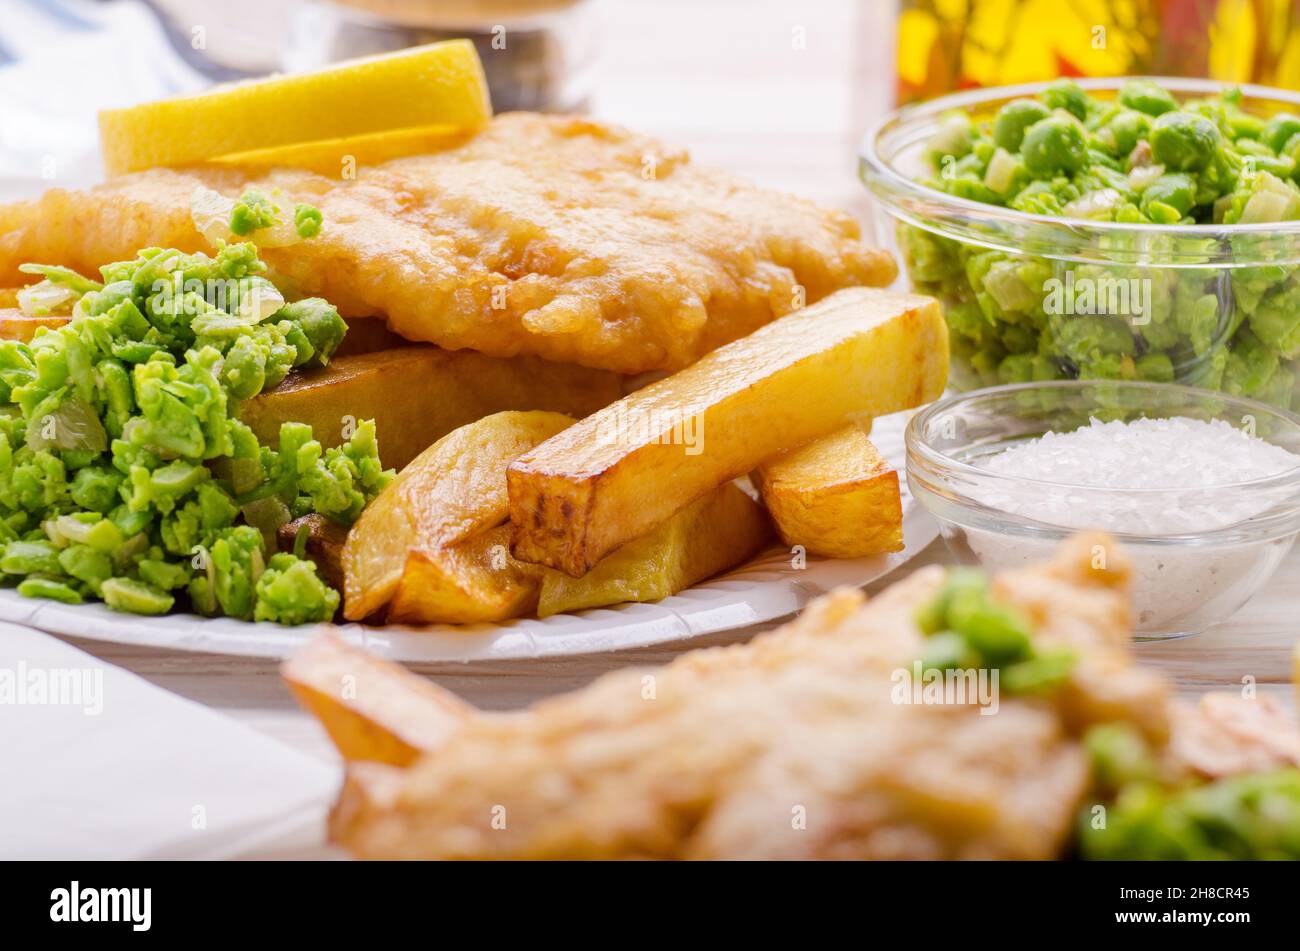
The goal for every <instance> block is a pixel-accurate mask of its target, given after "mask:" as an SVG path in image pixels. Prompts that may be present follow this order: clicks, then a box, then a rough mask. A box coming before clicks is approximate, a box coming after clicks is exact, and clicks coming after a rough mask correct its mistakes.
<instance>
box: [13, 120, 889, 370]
mask: <svg viewBox="0 0 1300 951" xmlns="http://www.w3.org/2000/svg"><path fill="white" fill-rule="evenodd" d="M199 185H204V186H207V187H209V188H214V189H216V190H217V191H220V192H222V193H224V194H226V195H228V196H232V197H237V196H238V195H239V194H241V193H242V192H243V190H244V189H245V188H247V187H257V188H260V189H262V190H264V191H270V190H271V189H273V188H278V189H280V190H281V192H282V193H283V195H284V196H286V198H287V199H288V200H289V201H291V202H292V201H306V202H310V203H312V204H314V205H316V206H317V207H319V208H320V210H321V212H322V213H323V214H324V217H325V228H324V229H323V230H322V232H321V234H320V235H319V236H318V237H316V238H314V239H312V240H308V241H303V242H301V243H299V244H295V245H292V246H289V247H283V248H278V249H272V248H267V249H264V251H263V257H264V259H265V260H266V261H267V262H268V263H269V264H270V265H271V266H272V268H273V269H274V271H275V273H276V275H277V276H278V277H280V278H283V279H287V280H288V282H289V286H290V288H291V289H292V290H295V291H297V292H300V293H302V294H311V295H319V296H322V297H325V298H327V299H328V300H330V301H331V302H333V303H334V304H336V305H337V306H338V307H339V309H340V310H341V311H342V312H343V313H344V314H346V315H348V316H364V315H381V316H383V317H385V318H386V319H387V321H388V326H389V328H390V329H392V330H393V331H395V332H397V333H399V334H401V335H402V336H403V337H406V338H407V339H408V340H418V341H429V342H432V343H436V344H438V345H440V346H442V347H446V348H449V349H460V348H471V349H474V350H480V351H482V352H484V353H488V354H492V355H494V356H503V357H504V356H514V355H515V354H519V353H532V354H537V355H540V356H543V357H546V358H549V359H552V360H558V361H563V362H569V363H580V364H584V365H586V366H590V367H595V368H598V369H608V370H616V371H618V372H622V373H641V372H645V371H651V370H671V369H676V368H679V367H681V366H684V365H686V364H688V363H690V362H692V361H693V360H695V359H696V358H698V357H699V356H700V355H701V354H703V353H705V352H707V351H708V350H711V349H713V348H715V347H717V346H719V345H721V344H723V343H727V342H729V341H731V340H734V339H736V338H738V337H742V336H744V335H745V334H748V333H750V332H751V331H753V330H754V329H756V328H757V327H760V326H762V325H763V324H765V323H767V322H768V321H770V320H772V319H773V318H775V317H779V316H782V315H783V314H786V313H788V312H789V311H791V310H793V309H795V308H796V307H797V306H799V304H800V303H801V301H800V299H799V298H800V296H801V295H802V297H803V298H804V299H805V300H806V301H807V302H812V301H816V300H818V299H819V298H821V297H824V296H826V295H827V294H829V293H831V292H832V291H835V290H838V289H839V288H842V287H847V286H851V285H861V284H870V285H877V286H881V285H885V284H888V283H889V282H890V281H892V280H893V278H894V276H895V274H896V267H895V265H894V262H893V260H892V259H891V258H890V257H889V255H888V254H886V253H885V252H883V251H880V250H877V249H874V248H870V247H868V246H867V245H865V244H863V243H862V242H861V240H860V235H859V229H858V225H857V223H856V222H855V221H853V220H852V219H851V218H849V217H848V216H847V215H844V214H842V213H840V212H836V211H830V210H827V209H824V208H820V207H818V206H816V205H814V204H812V203H811V202H808V201H805V200H803V199H800V198H796V197H793V196H790V195H784V194H780V193H778V192H772V191H766V190H763V189H759V188H756V187H754V186H753V185H750V184H747V183H745V182H743V181H740V180H738V179H736V178H735V177H733V176H731V175H729V174H727V173H725V172H721V171H717V170H714V169H709V168H702V167H700V166H698V165H695V164H693V163H692V162H691V161H690V159H689V157H688V156H687V154H686V153H685V152H684V151H681V150H679V149H672V148H668V147H667V146H664V145H662V144H660V143H659V142H656V141H655V140H653V139H650V138H646V137H644V136H640V135H637V134H635V133H632V132H629V131H627V130H624V129H621V128H618V127H616V126H611V125H606V124H604V123H600V122H594V121H591V120H589V119H582V118H572V117H566V118H561V117H547V116H540V115H533V114H529V113H513V114H507V115H502V116H499V117H497V118H496V119H494V120H493V121H492V123H491V124H490V125H489V126H488V127H487V129H486V130H485V131H483V132H481V133H479V134H478V135H477V136H475V137H473V138H470V139H468V140H466V141H464V142H463V143H461V144H457V145H454V146H452V147H449V148H447V149H445V150H442V151H439V152H435V153H432V154H426V155H419V156H414V157H409V158H402V159H396V160H392V161H389V162H386V163H383V164H380V165H377V166H374V167H361V168H359V169H358V170H357V171H356V177H355V179H345V180H334V179H330V178H326V177H324V176H322V175H318V174H314V173H312V172H307V171H303V170H292V169H275V170H270V171H267V170H264V169H253V168H239V167H233V168H232V167H228V166H204V167H196V168H193V169H187V170H180V171H171V170H163V169H159V170H151V171H147V172H142V173H138V174H134V175H128V176H123V177H121V178H116V179H113V180H111V181H109V182H108V183H106V184H104V185H101V186H99V187H97V188H94V189H91V190H89V191H86V192H66V191H63V190H59V189H55V190H53V191H50V192H48V193H46V194H45V195H44V196H43V197H41V198H39V199H36V200H34V201H29V202H24V203H21V204H18V205H11V206H9V207H7V208H0V285H2V284H4V283H6V282H7V283H11V284H18V283H22V278H21V276H20V275H19V274H18V272H17V270H16V269H17V266H18V265H19V264H21V263H23V262H27V261H36V262H41V263H57V264H64V265H68V266H71V267H75V268H77V269H78V270H81V271H83V272H89V273H93V272H94V269H95V268H96V267H98V266H99V265H101V264H104V263H107V262H109V261H115V260H121V259H126V258H130V257H133V256H134V255H135V252H136V251H137V249H139V248H143V247H149V246H163V247H178V248H181V249H183V250H189V251H197V250H203V249H204V242H203V239H202V238H201V237H200V235H199V233H198V232H197V231H196V229H195V226H194V224H193V223H192V221H191V218H190V198H191V195H192V194H193V192H194V190H195V188H196V187H197V186H199ZM800 288H802V291H800V290H799V289H800Z"/></svg>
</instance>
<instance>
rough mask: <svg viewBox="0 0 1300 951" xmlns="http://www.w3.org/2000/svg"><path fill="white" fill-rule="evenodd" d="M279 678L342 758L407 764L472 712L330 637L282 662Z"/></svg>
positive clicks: (422, 682)
mask: <svg viewBox="0 0 1300 951" xmlns="http://www.w3.org/2000/svg"><path fill="white" fill-rule="evenodd" d="M280 677H281V678H282V679H283V680H284V682H285V684H286V685H287V686H288V688H289V691H290V693H292V694H293V695H294V697H295V698H296V699H297V700H298V702H299V703H300V704H302V706H303V708H304V709H306V710H307V711H308V712H309V713H311V714H312V716H314V717H315V718H316V719H317V720H319V721H320V724H321V726H323V727H324V728H325V732H327V733H328V734H329V735H330V739H331V740H333V741H334V745H335V746H336V747H337V748H338V751H339V753H340V754H342V756H343V758H344V759H345V760H348V761H354V760H365V761H373V762H377V763H388V764H390V765H392V766H408V765H410V764H411V763H413V762H414V761H415V760H416V759H418V758H419V757H420V756H421V755H423V754H425V753H428V752H431V751H432V750H434V749H437V747H438V746H439V745H440V744H441V743H442V741H443V740H444V739H446V738H447V736H449V735H450V734H451V733H452V732H454V731H455V730H456V729H457V728H458V727H459V726H460V725H461V724H462V723H463V722H465V721H466V720H467V719H469V717H470V716H471V715H473V712H474V710H473V708H472V707H470V706H469V705H468V704H464V703H461V702H460V701H459V700H457V699H456V697H455V696H453V695H452V694H450V693H448V692H446V691H444V690H439V689H437V688H436V687H434V686H433V685H432V684H430V683H429V682H428V681H427V680H425V679H424V678H423V677H418V676H416V675H415V674H412V673H409V672H408V671H407V670H405V669H404V668H402V667H400V666H398V665H397V664H389V663H385V662H384V661H381V660H379V659H378V658H376V657H373V656H371V655H370V654H368V653H366V652H365V651H364V650H361V649H360V648H358V647H351V646H349V645H347V644H345V643H343V641H341V640H339V639H338V638H337V637H334V636H333V635H330V634H322V635H320V636H318V637H315V638H313V639H312V640H311V641H310V642H308V644H307V646H306V647H304V648H303V649H302V650H300V651H298V653H296V654H294V655H293V657H291V658H289V659H288V660H286V661H285V662H284V664H283V665H282V666H281V667H280Z"/></svg>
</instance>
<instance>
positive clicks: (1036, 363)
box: [860, 77, 1300, 409]
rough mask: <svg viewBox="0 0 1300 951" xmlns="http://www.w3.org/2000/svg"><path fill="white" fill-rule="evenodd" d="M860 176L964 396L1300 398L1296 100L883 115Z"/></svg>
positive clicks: (1064, 100) (1188, 93)
mask: <svg viewBox="0 0 1300 951" xmlns="http://www.w3.org/2000/svg"><path fill="white" fill-rule="evenodd" d="M860 171H861V175H862V178H863V181H864V182H865V183H866V185H867V187H868V188H869V190H870V191H871V192H872V194H873V195H874V196H875V197H876V199H877V200H878V203H879V205H880V208H881V209H882V210H883V212H884V214H883V215H878V225H879V226H880V228H881V229H882V230H883V231H884V232H885V234H882V235H881V238H882V240H885V241H886V242H887V243H888V239H889V238H890V237H892V238H893V239H894V240H895V241H896V243H897V249H898V251H899V255H900V257H901V260H902V262H903V266H904V269H905V271H906V274H907V276H908V278H909V279H910V282H911V284H912V286H913V287H914V288H915V289H916V290H917V291H919V292H921V293H925V294H930V295H932V296H934V297H937V298H939V299H940V300H941V301H942V302H943V304H944V308H945V312H946V314H947V319H948V325H949V328H950V331H951V342H952V354H953V369H952V376H951V382H952V384H953V386H954V387H955V388H957V389H958V390H967V389H974V388H977V387H982V386H992V385H998V384H1013V383H1027V382H1036V381H1049V380H1070V379H1085V380H1089V379H1093V380H1138V381H1149V382H1179V383H1184V384H1188V385H1192V386H1198V387H1203V388H1207V389H1212V390H1219V391H1223V392H1227V393H1231V394H1233V395H1237V396H1243V397H1248V398H1251V399H1257V400H1260V401H1263V402H1265V403H1268V404H1271V405H1274V406H1279V407H1282V408H1284V409H1293V408H1297V404H1300V395H1298V394H1300V390H1298V387H1300V364H1298V363H1297V361H1298V360H1300V185H1298V184H1297V183H1298V182H1300V94H1297V93H1293V92H1288V91H1285V90H1279V89H1269V88H1264V87H1258V86H1230V85H1227V84H1223V83H1218V82H1213V81H1209V80H1198V79H1169V78H1159V77H1154V78H1131V79H1089V80H1080V81H1078V82H1076V81H1073V80H1068V79H1067V80H1056V81H1053V82H1050V83H1039V84H1032V85H1024V86H1013V87H1012V86H1008V87H1001V88H996V89H981V90H975V91H971V92H963V93H959V94H956V95H952V96H945V97H943V98H940V99H935V100H932V101H929V102H926V103H922V104H919V105H915V106H909V107H906V108H904V109H901V110H899V111H897V112H895V113H893V114H892V115H889V116H887V117H886V118H885V119H883V120H882V121H881V122H879V123H877V124H876V125H875V126H874V127H873V128H871V129H870V130H869V131H868V133H867V135H866V136H865V138H864V140H863V144H862V149H861V156H860ZM889 232H892V235H890V234H889Z"/></svg>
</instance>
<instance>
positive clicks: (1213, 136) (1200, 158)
mask: <svg viewBox="0 0 1300 951" xmlns="http://www.w3.org/2000/svg"><path fill="white" fill-rule="evenodd" d="M1222 145H1223V137H1222V136H1221V135H1220V134H1219V127H1218V126H1216V125H1215V124H1214V123H1213V122H1211V121H1210V120H1209V119H1207V118H1205V117H1204V116H1198V115H1193V114H1192V113H1190V112H1166V113H1165V114H1164V115H1162V116H1161V117H1160V118H1159V119H1157V120H1156V121H1155V123H1154V124H1153V125H1152V126H1151V153H1152V155H1153V156H1154V157H1155V160H1156V161H1157V162H1159V163H1160V164H1161V165H1163V166H1165V168H1167V169H1170V170H1172V171H1176V172H1191V171H1199V170H1200V169H1203V168H1205V167H1206V166H1207V165H1209V164H1210V161H1211V160H1212V159H1213V158H1214V156H1215V155H1216V154H1217V153H1218V151H1219V149H1220V148H1221V147H1222Z"/></svg>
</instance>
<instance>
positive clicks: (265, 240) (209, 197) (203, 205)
mask: <svg viewBox="0 0 1300 951" xmlns="http://www.w3.org/2000/svg"><path fill="white" fill-rule="evenodd" d="M236 204H238V202H236V200H235V199H233V198H227V197H226V196H225V195H223V194H221V193H220V192H218V191H213V190H212V189H211V188H205V187H204V186H202V185H200V186H199V187H198V188H195V189H194V192H193V193H192V194H191V195H190V218H191V220H193V222H194V227H195V228H197V229H198V230H199V233H200V234H202V235H203V237H204V238H205V239H207V242H208V243H209V244H211V245H212V246H213V247H214V248H215V247H220V245H221V244H223V243H224V244H233V243H236V242H239V241H251V242H253V244H255V245H257V246H258V247H259V248H284V247H288V246H289V245H291V244H297V243H298V242H300V241H302V238H301V237H299V235H298V228H297V226H296V225H295V224H294V221H293V207H292V205H281V206H280V211H279V214H278V217H279V219H280V220H279V221H278V222H276V223H275V224H273V225H271V226H270V227H267V228H258V229H257V230H256V231H254V232H252V233H251V234H247V235H237V234H235V233H234V232H233V231H231V230H230V215H231V212H233V211H234V210H235V205H236Z"/></svg>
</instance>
